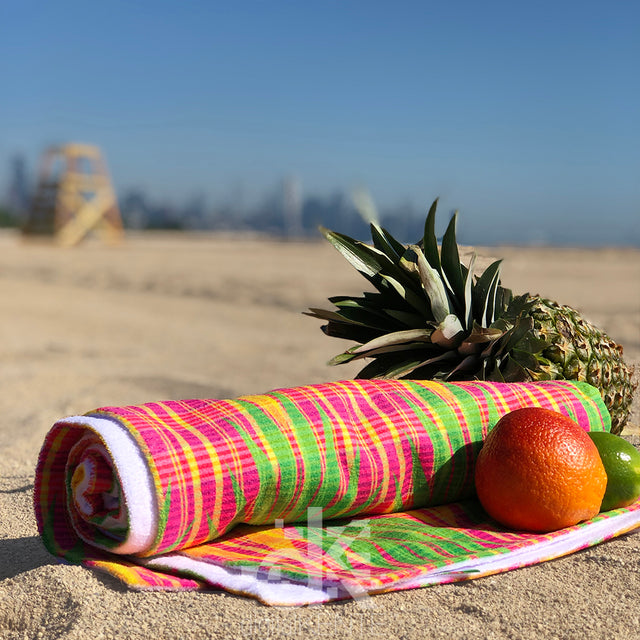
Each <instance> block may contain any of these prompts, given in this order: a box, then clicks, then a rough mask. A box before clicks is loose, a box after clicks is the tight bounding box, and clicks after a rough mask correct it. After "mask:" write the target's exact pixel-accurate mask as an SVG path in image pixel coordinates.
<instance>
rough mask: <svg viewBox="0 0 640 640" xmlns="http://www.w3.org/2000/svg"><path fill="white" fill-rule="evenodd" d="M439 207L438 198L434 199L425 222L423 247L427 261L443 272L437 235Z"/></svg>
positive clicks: (439, 271)
mask: <svg viewBox="0 0 640 640" xmlns="http://www.w3.org/2000/svg"><path fill="white" fill-rule="evenodd" d="M437 207H438V198H436V199H435V200H434V201H433V204H432V205H431V208H430V209H429V213H428V214H427V219H426V221H425V224H424V236H423V238H422V249H423V251H424V255H425V258H426V259H427V262H428V263H429V264H430V265H431V267H432V268H433V269H435V270H436V271H437V272H438V273H442V267H441V265H440V254H439V253H438V238H437V236H436V209H437Z"/></svg>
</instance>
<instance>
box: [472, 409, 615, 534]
mask: <svg viewBox="0 0 640 640" xmlns="http://www.w3.org/2000/svg"><path fill="white" fill-rule="evenodd" d="M475 482H476V491H477V493H478V498H479V499H480V502H481V504H482V506H483V507H484V509H485V511H486V512H487V513H488V514H489V515H490V516H491V517H492V518H494V519H495V520H497V521H498V522H499V523H501V524H503V525H504V526H506V527H509V528H511V529H520V530H524V531H535V532H548V531H555V530H556V529H562V528H564V527H568V526H571V525H574V524H577V523H578V522H581V521H582V520H588V519H589V518H592V517H593V516H595V515H597V514H598V512H599V511H600V504H601V503H602V498H603V496H604V493H605V489H606V486H607V474H606V472H605V469H604V466H603V464H602V460H601V459H600V454H599V453H598V449H597V447H596V445H595V444H594V443H593V441H592V440H591V438H590V437H589V436H588V434H587V432H586V431H584V430H583V429H581V428H580V427H579V426H578V424H576V423H575V422H574V421H573V420H571V419H570V418H567V417H566V416H564V415H562V414H561V413H557V412H555V411H551V410H549V409H542V408H539V407H531V408H525V409H517V410H515V411H512V412H511V413H508V414H506V415H505V416H503V417H502V418H501V419H500V420H499V421H498V423H497V424H496V426H495V427H494V428H493V429H492V430H491V431H490V432H489V434H488V435H487V437H486V439H485V442H484V445H483V447H482V449H481V450H480V453H479V454H478V459H477V461H476V470H475Z"/></svg>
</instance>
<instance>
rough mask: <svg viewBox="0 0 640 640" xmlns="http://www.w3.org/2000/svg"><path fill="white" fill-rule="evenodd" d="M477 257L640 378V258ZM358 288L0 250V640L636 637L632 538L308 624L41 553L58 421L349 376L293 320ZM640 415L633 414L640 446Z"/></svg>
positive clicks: (222, 259)
mask: <svg viewBox="0 0 640 640" xmlns="http://www.w3.org/2000/svg"><path fill="white" fill-rule="evenodd" d="M479 251H480V253H481V255H483V256H485V257H487V256H490V255H501V256H503V257H504V258H505V260H504V263H503V282H504V284H505V285H507V286H511V287H512V288H513V289H514V290H515V291H519V292H524V291H530V292H531V293H534V292H535V293H540V294H543V295H546V296H550V297H553V298H555V299H557V300H560V301H561V302H563V303H566V304H570V305H573V306H575V307H577V308H579V309H580V310H581V311H583V312H584V315H585V316H586V317H588V318H589V319H591V320H592V321H594V322H595V323H596V324H598V325H600V326H601V327H603V328H604V329H605V330H606V331H607V332H608V333H609V334H610V335H611V336H612V337H613V338H614V339H616V340H617V341H619V342H621V343H622V344H623V345H624V348H625V356H626V359H627V361H628V362H629V363H636V364H638V363H640V251H637V250H630V249H629V250H613V249H606V250H584V249H563V250H555V249H548V248H523V249H521V248H517V249H516V248H505V249H497V248H492V249H484V250H479ZM366 287H367V283H366V281H365V280H364V279H363V278H361V277H360V276H359V275H358V274H357V273H355V272H354V271H353V270H352V269H351V268H350V267H349V266H348V265H347V263H346V262H345V261H344V260H343V259H342V258H341V257H340V256H339V255H338V254H336V253H335V251H334V250H333V249H332V248H331V247H330V246H329V245H328V244H326V243H302V242H301V243H294V242H278V241H273V240H269V239H264V238H259V237H237V236H220V235H179V234H169V233H167V234H162V233H154V234H146V235H145V234H139V235H130V236H128V237H127V239H126V241H125V242H124V244H122V245H121V246H119V247H106V246H103V245H101V244H100V243H99V242H98V241H97V240H90V241H88V242H87V243H86V244H84V245H81V246H79V247H77V248H75V249H73V250H63V249H59V248H57V247H55V246H52V245H50V244H47V243H34V242H30V243H24V242H23V241H22V240H21V238H20V237H19V236H18V235H16V234H14V233H11V232H4V233H2V234H0V299H1V300H2V305H1V312H0V363H1V365H0V415H1V416H2V421H1V422H0V638H2V639H4V638H16V639H18V638H19V639H23V638H47V639H48V638H65V639H67V638H68V639H82V638H91V639H92V640H99V639H101V638H141V639H142V638H145V639H146V638H151V637H153V638H161V639H164V638H319V637H330V638H333V637H335V638H384V639H385V640H394V639H400V638H425V637H429V638H447V639H448V638H502V637H505V638H557V637H562V638H620V637H630V636H634V635H637V633H638V628H639V626H640V613H639V611H638V605H637V602H638V600H637V594H638V593H639V592H640V534H628V535H625V536H622V537H621V538H618V539H616V540H612V541H609V542H607V543H604V544H602V545H598V546H596V547H594V548H592V549H589V550H586V551H582V552H579V553H576V554H573V555H571V556H569V557H566V558H563V559H559V560H556V561H552V562H548V563H544V564H542V565H538V566H535V567H530V568H525V569H520V570H516V571H511V572H509V573H504V574H500V575H495V576H492V577H488V578H483V579H479V580H472V581H469V582H465V583H458V584H452V585H445V586H437V587H430V588H425V589H419V590H413V591H405V592H400V593H392V594H385V595H380V596H376V597H373V598H370V599H366V600H365V601H363V602H360V603H358V602H353V601H349V602H343V603H337V604H331V605H325V606H314V607H303V608H271V607H267V606H264V605H262V604H260V603H258V602H256V601H253V600H251V599H248V598H242V597H238V596H234V595H230V594H227V593H223V592H209V593H173V594H172V593H137V592H133V591H128V590H126V589H124V588H123V587H122V586H120V585H119V583H117V582H116V581H115V580H112V579H110V578H107V577H103V576H101V575H99V574H95V573H93V572H91V571H88V570H86V569H83V568H80V567H73V566H62V565H59V564H57V562H56V560H55V559H54V558H53V557H52V556H50V555H49V554H48V553H47V552H46V551H45V550H44V548H43V546H42V544H41V542H40V539H39V538H38V534H37V529H36V525H35V521H34V517H33V510H32V493H33V480H34V476H33V473H34V466H35V461H36V457H37V455H38V451H39V448H40V445H41V443H42V440H43V438H44V435H45V433H46V432H47V431H48V429H49V428H50V426H51V425H52V424H53V422H54V421H55V420H56V419H58V418H61V417H63V416H66V415H70V414H77V413H84V412H86V411H89V410H91V409H93V408H95V407H98V406H103V405H118V404H132V403H142V402H148V401H151V400H162V399H177V398H186V397H223V398H224V397H235V396H238V395H241V394H247V393H254V392H263V391H268V390H270V389H273V388H277V387H283V386H292V385H298V384H305V383H314V382H321V381H327V380H337V379H341V378H349V377H352V376H353V375H354V374H355V373H356V371H357V369H355V368H351V369H350V368H348V367H342V368H340V367H338V368H336V367H333V368H330V367H327V366H326V364H325V363H326V361H327V360H328V359H329V358H330V357H331V356H332V355H334V354H335V353H337V352H338V351H339V350H341V349H342V348H344V346H346V343H342V342H341V341H338V340H335V339H329V338H327V337H325V336H324V335H323V334H322V332H321V331H320V324H321V323H320V322H319V321H317V320H314V319H312V318H308V317H306V316H303V315H302V314H301V312H302V311H304V310H305V309H306V308H307V307H309V306H318V307H325V308H329V306H330V305H329V303H328V302H326V298H327V296H329V295H337V294H346V293H359V292H361V291H362V290H363V288H366ZM639 413H640V412H639V411H638V401H637V399H636V403H635V406H634V411H633V414H632V419H631V421H632V425H631V426H630V427H628V429H627V431H626V434H628V437H629V438H630V439H631V441H632V442H634V443H635V444H636V445H637V444H638V443H639V442H640V438H639V437H638V435H637V434H638V433H639V430H638V427H637V426H636V425H638V424H639V423H640V418H639Z"/></svg>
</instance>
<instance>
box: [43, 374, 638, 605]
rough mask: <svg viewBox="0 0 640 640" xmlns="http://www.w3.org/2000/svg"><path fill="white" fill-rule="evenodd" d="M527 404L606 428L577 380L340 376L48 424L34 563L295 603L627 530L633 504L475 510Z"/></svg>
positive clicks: (441, 578) (463, 574)
mask: <svg viewBox="0 0 640 640" xmlns="http://www.w3.org/2000/svg"><path fill="white" fill-rule="evenodd" d="M524 406H540V407H546V408H549V409H552V410H555V411H559V412H561V413H563V414H565V415H568V416H569V417H571V418H572V419H574V420H575V421H576V422H578V424H580V425H581V426H582V428H584V429H585V430H603V429H604V430H608V429H609V427H610V418H609V415H608V413H607V410H606V408H605V406H604V404H603V403H602V400H601V398H600V395H599V393H598V391H597V390H596V389H594V388H593V387H591V386H589V385H587V384H584V383H571V382H566V381H549V382H538V383H526V384H524V383H518V384H500V383H489V382H461V383H439V382H433V381H419V382H418V381H389V380H348V381H343V382H332V383H326V384H317V385H309V386H303V387H296V388H291V389H279V390H276V391H272V392H270V393H267V394H263V395H254V396H244V397H242V398H239V399H237V400H184V401H167V402H156V403H148V404H143V405H140V406H129V407H105V408H101V409H98V410H96V411H93V412H91V413H89V414H87V415H84V416H74V417H70V418H66V419H63V420H60V421H58V422H57V423H56V424H55V425H54V426H53V427H52V429H51V430H50V432H49V433H48V434H47V436H46V439H45V442H44V445H43V448H42V451H41V454H40V457H39V460H38V467H37V470H36V487H35V511H36V518H37V521H38V526H39V529H40V533H41V535H42V538H43V540H44V543H45V545H46V547H47V548H48V550H49V551H50V552H51V553H53V554H54V555H56V556H58V557H59V558H60V559H61V560H63V561H67V562H72V563H82V564H83V565H85V566H88V567H92V568H95V569H99V570H103V571H106V572H108V573H110V574H112V575H115V576H117V577H118V578H120V579H121V580H123V581H124V582H125V583H126V584H128V585H130V586H132V587H134V588H139V589H156V590H177V589H203V588H223V589H227V590H229V591H232V592H235V593H241V594H244V595H249V596H253V597H255V598H258V599H259V600H261V601H262V602H265V603H269V604H288V605H294V604H309V603H319V602H327V601H329V600H334V599H341V598H349V597H362V596H364V595H366V594H371V593H379V592H385V591H393V590H400V589H409V588H415V587H420V586H424V585H430V584H436V583H445V582H452V581H455V580H464V579H469V578H474V577H480V576H484V575H489V574H492V573H496V572H499V571H505V570H508V569H512V568H516V567H522V566H526V565H530V564H534V563H536V562H541V561H543V560H548V559H551V558H556V557H559V556H562V555H565V554H567V553H571V552H573V551H575V550H577V549H582V548H585V547H588V546H590V545H593V544H596V543H598V542H601V541H603V540H606V539H608V538H611V537H614V536H616V535H619V534H621V533H623V532H626V531H629V530H631V529H633V528H635V527H637V526H638V525H640V502H638V503H635V504H634V505H632V506H631V507H628V508H624V509H617V510H615V511H610V512H607V513H604V514H600V515H598V516H597V517H596V518H593V519H592V520H590V521H588V522H584V523H581V524H579V525H576V526H573V527H569V528H567V529H563V530H561V531H556V532H553V533H549V534H544V535H540V534H532V533H523V532H518V531H512V530H507V529H504V528H503V527H501V526H499V525H498V524H496V523H495V522H494V521H492V520H491V519H490V518H489V517H488V516H487V515H486V514H485V513H484V511H483V510H482V508H481V507H480V505H479V503H478V501H477V499H476V498H475V497H474V489H473V473H474V462H475V459H476V456H477V453H478V451H479V450H480V448H481V446H482V441H483V438H484V437H485V436H486V434H487V432H488V430H489V429H491V428H492V427H493V426H494V425H495V423H496V422H497V421H498V419H499V418H500V417H501V416H502V415H504V414H505V413H508V412H509V411H512V410H514V409H517V408H519V407H524Z"/></svg>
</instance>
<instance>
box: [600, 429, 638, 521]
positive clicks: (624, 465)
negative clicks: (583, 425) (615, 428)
mask: <svg viewBox="0 0 640 640" xmlns="http://www.w3.org/2000/svg"><path fill="white" fill-rule="evenodd" d="M589 436H591V439H592V440H593V443H594V444H595V445H596V448H597V449H598V453H599V454H600V458H601V459H602V464H603V465H604V469H605V471H606V472H607V488H606V491H605V493H604V498H603V499H602V504H601V505H600V511H609V509H617V508H619V507H626V506H628V505H630V504H631V503H632V502H635V501H636V500H637V498H638V497H639V496H640V452H639V451H638V450H637V449H636V448H635V447H634V446H633V445H632V444H631V443H630V442H627V440H625V439H624V438H621V437H620V436H616V435H614V434H613V433H608V432H606V431H590V432H589Z"/></svg>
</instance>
